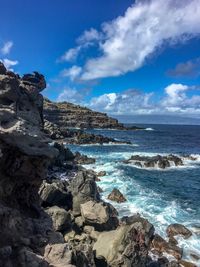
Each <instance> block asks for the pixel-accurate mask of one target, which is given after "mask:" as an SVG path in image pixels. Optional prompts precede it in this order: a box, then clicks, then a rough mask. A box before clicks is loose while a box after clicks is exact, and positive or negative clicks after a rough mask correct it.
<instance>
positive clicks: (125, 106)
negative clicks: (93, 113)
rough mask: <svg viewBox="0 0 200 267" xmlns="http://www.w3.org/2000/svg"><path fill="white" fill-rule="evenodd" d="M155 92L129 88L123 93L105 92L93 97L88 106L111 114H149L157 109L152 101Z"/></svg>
mask: <svg viewBox="0 0 200 267" xmlns="http://www.w3.org/2000/svg"><path fill="white" fill-rule="evenodd" d="M152 96H153V93H143V92H141V91H139V90H135V89H129V90H125V91H123V92H121V93H109V94H103V95H100V96H99V97H94V98H92V99H91V101H90V103H89V104H88V106H89V107H90V108H93V109H95V110H100V111H103V112H108V113H110V114H118V115H119V114H120V115H121V114H149V113H151V112H152V110H153V111H154V110H155V106H154V105H153V104H152V103H151V97H152Z"/></svg>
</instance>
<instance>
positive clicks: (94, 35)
mask: <svg viewBox="0 0 200 267" xmlns="http://www.w3.org/2000/svg"><path fill="white" fill-rule="evenodd" d="M102 37H103V36H102V34H101V33H100V32H98V31H97V30H96V29H94V28H91V29H90V30H86V31H84V33H83V34H82V35H81V36H80V37H79V38H78V39H77V42H78V43H81V44H82V45H85V44H86V43H87V44H88V43H91V42H94V41H99V40H101V39H102Z"/></svg>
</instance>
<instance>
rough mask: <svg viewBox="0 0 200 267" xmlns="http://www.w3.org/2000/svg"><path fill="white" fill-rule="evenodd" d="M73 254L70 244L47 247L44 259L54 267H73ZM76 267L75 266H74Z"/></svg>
mask: <svg viewBox="0 0 200 267" xmlns="http://www.w3.org/2000/svg"><path fill="white" fill-rule="evenodd" d="M72 257H73V253H72V251H71V250H70V248H69V245H68V244H54V245H47V246H46V248H45V253H44V259H45V260H46V261H47V262H48V263H49V265H50V266H53V267H72V266H74V265H72ZM74 267H75V266H74Z"/></svg>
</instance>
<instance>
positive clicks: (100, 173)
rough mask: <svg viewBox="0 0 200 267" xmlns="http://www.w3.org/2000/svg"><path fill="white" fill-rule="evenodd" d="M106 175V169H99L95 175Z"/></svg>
mask: <svg viewBox="0 0 200 267" xmlns="http://www.w3.org/2000/svg"><path fill="white" fill-rule="evenodd" d="M105 175H106V171H100V172H98V173H97V176H100V177H101V176H105Z"/></svg>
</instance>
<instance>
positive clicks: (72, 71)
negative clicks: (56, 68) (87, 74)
mask: <svg viewBox="0 0 200 267" xmlns="http://www.w3.org/2000/svg"><path fill="white" fill-rule="evenodd" d="M81 71H82V68H81V67H79V66H72V67H71V68H69V69H64V70H63V71H62V72H61V76H62V77H69V78H70V80H71V81H74V80H75V79H76V78H77V77H78V76H79V75H80V73H81Z"/></svg>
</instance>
